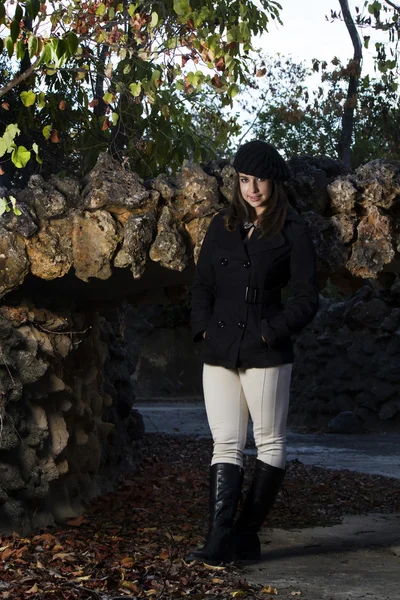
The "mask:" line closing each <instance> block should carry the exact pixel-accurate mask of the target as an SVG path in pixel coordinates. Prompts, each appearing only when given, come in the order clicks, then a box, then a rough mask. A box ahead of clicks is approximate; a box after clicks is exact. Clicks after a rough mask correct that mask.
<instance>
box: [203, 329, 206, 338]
mask: <svg viewBox="0 0 400 600" xmlns="http://www.w3.org/2000/svg"><path fill="white" fill-rule="evenodd" d="M206 333H207V332H206V331H203V339H204V340H205V339H206Z"/></svg>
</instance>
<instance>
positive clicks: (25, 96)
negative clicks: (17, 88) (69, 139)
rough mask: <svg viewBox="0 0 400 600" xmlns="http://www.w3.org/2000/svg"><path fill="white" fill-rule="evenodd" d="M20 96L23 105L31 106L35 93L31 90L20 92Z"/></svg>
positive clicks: (34, 99) (34, 100)
mask: <svg viewBox="0 0 400 600" xmlns="http://www.w3.org/2000/svg"><path fill="white" fill-rule="evenodd" d="M20 98H21V100H22V104H23V105H24V106H32V105H33V104H35V102H36V94H35V93H34V92H32V91H29V92H21V93H20Z"/></svg>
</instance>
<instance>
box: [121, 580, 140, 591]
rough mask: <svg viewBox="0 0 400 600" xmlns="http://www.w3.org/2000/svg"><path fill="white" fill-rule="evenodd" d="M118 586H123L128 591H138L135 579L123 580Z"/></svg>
mask: <svg viewBox="0 0 400 600" xmlns="http://www.w3.org/2000/svg"><path fill="white" fill-rule="evenodd" d="M120 587H122V588H124V589H125V590H129V591H130V592H133V593H134V594H138V593H139V588H138V586H137V585H136V582H135V581H123V582H122V583H121V585H120Z"/></svg>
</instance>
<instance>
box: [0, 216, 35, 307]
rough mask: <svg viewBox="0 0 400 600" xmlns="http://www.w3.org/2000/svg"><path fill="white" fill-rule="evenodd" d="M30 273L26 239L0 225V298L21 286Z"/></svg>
mask: <svg viewBox="0 0 400 600" xmlns="http://www.w3.org/2000/svg"><path fill="white" fill-rule="evenodd" d="M0 219H1V217H0ZM0 222H1V221H0ZM28 271H29V263H28V259H27V256H26V252H25V241H24V238H22V237H21V236H19V235H18V234H14V233H12V232H10V231H7V230H6V229H4V227H2V226H1V225H0V298H1V297H2V296H4V295H5V294H7V292H10V291H11V290H12V289H14V288H16V287H18V286H19V285H21V284H22V282H23V281H24V279H25V275H27V273H28Z"/></svg>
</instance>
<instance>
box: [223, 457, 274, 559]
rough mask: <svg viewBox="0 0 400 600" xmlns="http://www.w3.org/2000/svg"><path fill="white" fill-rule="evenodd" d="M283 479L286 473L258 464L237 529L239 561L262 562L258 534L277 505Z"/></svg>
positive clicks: (258, 461) (258, 462)
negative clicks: (276, 501)
mask: <svg viewBox="0 0 400 600" xmlns="http://www.w3.org/2000/svg"><path fill="white" fill-rule="evenodd" d="M284 477H285V469H278V468H277V467H272V466H271V465H267V464H266V463H264V462H262V461H261V460H257V461H256V468H255V471H254V477H253V481H252V483H251V485H250V488H249V491H248V493H247V497H246V499H245V501H244V504H243V509H242V512H241V514H240V516H239V518H238V520H237V521H236V523H235V527H234V534H235V539H236V542H235V543H236V558H238V559H240V560H260V558H261V545H260V539H259V537H258V531H259V529H260V528H261V525H262V524H263V523H264V520H265V517H266V516H267V514H268V513H269V511H270V510H271V508H272V506H273V505H274V502H275V499H276V497H277V495H278V492H279V489H280V487H281V485H282V481H283V479H284Z"/></svg>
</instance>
